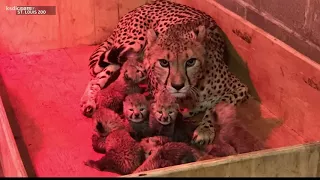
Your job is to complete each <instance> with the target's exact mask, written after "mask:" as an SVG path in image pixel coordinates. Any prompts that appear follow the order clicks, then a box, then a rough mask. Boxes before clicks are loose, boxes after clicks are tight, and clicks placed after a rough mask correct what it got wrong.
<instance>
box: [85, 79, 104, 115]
mask: <svg viewBox="0 0 320 180" xmlns="http://www.w3.org/2000/svg"><path fill="white" fill-rule="evenodd" d="M94 83H96V81H91V82H90V83H89V84H88V86H87V88H86V91H85V92H84V94H83V95H82V97H81V101H80V110H81V112H82V114H83V115H85V116H86V117H89V118H90V117H92V115H93V113H94V111H95V110H96V108H97V102H96V97H97V93H98V91H99V90H100V86H98V85H95V84H94Z"/></svg>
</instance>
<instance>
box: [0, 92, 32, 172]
mask: <svg viewBox="0 0 320 180" xmlns="http://www.w3.org/2000/svg"><path fill="white" fill-rule="evenodd" d="M0 137H1V138H0V166H1V167H0V171H2V172H0V177H1V174H3V176H4V177H27V173H26V170H25V168H24V165H23V163H22V160H21V157H20V154H19V150H18V148H17V145H16V142H15V139H14V137H13V134H12V131H11V127H10V124H9V121H8V118H7V115H6V112H5V110H4V108H3V104H2V99H1V96H0Z"/></svg>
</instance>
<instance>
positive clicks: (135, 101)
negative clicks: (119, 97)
mask: <svg viewBox="0 0 320 180" xmlns="http://www.w3.org/2000/svg"><path fill="white" fill-rule="evenodd" d="M148 106H149V102H148V101H147V99H146V97H145V96H144V95H143V94H139V93H135V94H129V95H128V96H127V97H126V98H125V100H124V102H123V114H124V116H125V117H126V119H127V120H129V121H131V122H134V123H140V122H143V121H144V120H147V118H148V116H149V111H148V109H149V108H148Z"/></svg>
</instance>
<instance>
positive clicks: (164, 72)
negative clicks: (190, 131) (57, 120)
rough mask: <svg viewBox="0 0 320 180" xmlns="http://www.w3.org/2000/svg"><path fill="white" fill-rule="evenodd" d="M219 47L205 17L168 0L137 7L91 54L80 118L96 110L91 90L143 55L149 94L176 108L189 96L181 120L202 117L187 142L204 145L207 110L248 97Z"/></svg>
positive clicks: (209, 134) (209, 120)
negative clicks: (160, 94) (165, 94)
mask: <svg viewBox="0 0 320 180" xmlns="http://www.w3.org/2000/svg"><path fill="white" fill-rule="evenodd" d="M224 47H225V41H224V39H223V36H222V31H221V29H220V28H219V27H218V26H217V24H216V23H215V21H214V20H213V19H212V18H211V17H210V16H209V15H207V14H205V13H203V12H201V11H199V10H196V9H194V8H191V7H188V6H185V5H181V4H177V3H174V2H171V1H168V0H157V1H153V2H151V3H148V4H145V5H142V6H140V7H138V8H136V9H134V10H132V11H130V12H129V13H128V14H126V15H125V16H123V17H122V18H121V19H120V21H119V23H118V25H117V27H116V28H115V30H114V32H113V33H112V34H111V36H110V37H109V38H108V39H107V41H105V42H104V43H102V44H101V45H100V46H99V47H98V49H97V50H96V51H94V53H93V54H92V55H91V57H90V63H89V67H90V72H91V75H92V76H93V79H92V80H91V83H89V85H88V86H87V89H86V91H85V93H84V95H83V97H82V100H81V110H82V112H83V114H85V115H86V114H88V112H89V113H90V111H91V110H92V109H94V108H95V107H96V93H97V91H99V90H101V88H105V86H106V84H107V83H109V82H110V81H111V79H114V78H112V77H113V76H114V74H116V73H114V72H115V71H118V70H119V69H120V67H121V65H122V64H123V63H124V62H125V61H126V59H127V58H126V56H127V55H128V52H129V51H132V50H133V51H134V52H136V53H140V52H143V53H144V63H145V65H146V68H147V69H148V75H149V79H150V80H149V81H150V89H151V92H152V94H154V93H155V92H157V91H158V90H159V89H161V88H166V89H167V90H169V92H170V93H172V95H174V96H175V97H177V98H179V99H181V103H182V105H183V101H184V100H186V99H187V100H188V98H190V97H191V99H192V101H191V102H192V103H191V104H192V105H193V106H192V108H191V109H189V110H184V111H183V115H184V117H192V116H194V115H196V114H197V113H199V112H205V114H204V117H203V119H202V121H201V122H197V123H198V124H199V125H198V127H197V128H196V129H195V131H194V136H193V137H194V142H195V143H198V144H200V145H206V144H209V143H211V142H212V141H213V139H214V134H215V133H214V126H213V123H214V122H213V117H212V114H211V111H210V110H211V109H212V108H214V106H215V104H216V103H218V102H219V101H226V102H227V103H231V104H234V105H236V104H237V103H239V102H242V101H244V100H246V99H247V94H248V93H247V92H248V88H247V87H246V86H245V85H244V84H242V83H241V82H240V81H239V80H238V79H237V78H236V77H235V76H234V75H233V74H231V73H230V72H229V71H228V67H227V65H226V64H225V63H224V61H223V54H224ZM110 77H111V78H110ZM92 82H95V83H92ZM160 87H161V88H160Z"/></svg>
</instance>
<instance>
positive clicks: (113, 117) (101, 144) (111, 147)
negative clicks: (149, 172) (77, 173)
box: [84, 108, 145, 175]
mask: <svg viewBox="0 0 320 180" xmlns="http://www.w3.org/2000/svg"><path fill="white" fill-rule="evenodd" d="M93 122H94V130H95V131H96V132H97V133H98V135H96V134H95V135H93V137H92V140H93V146H94V148H98V149H99V148H104V150H105V155H104V156H103V157H102V158H101V159H99V160H88V161H85V162H84V164H85V165H86V166H89V167H92V168H95V169H97V170H100V171H109V172H115V173H118V174H122V175H125V174H131V173H132V172H133V171H134V170H135V169H137V168H138V167H139V166H140V165H141V164H142V162H143V161H144V159H145V158H144V157H145V154H144V152H143V149H142V147H141V146H140V144H139V143H138V142H136V141H135V140H134V139H133V138H132V137H131V136H130V134H129V133H128V131H127V130H126V129H125V125H124V121H123V119H122V118H121V117H120V116H119V115H118V114H117V113H115V112H114V111H112V110H110V109H107V108H99V109H97V111H96V112H95V113H94V114H93ZM100 137H104V141H101V139H100ZM95 140H97V142H95Z"/></svg>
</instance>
